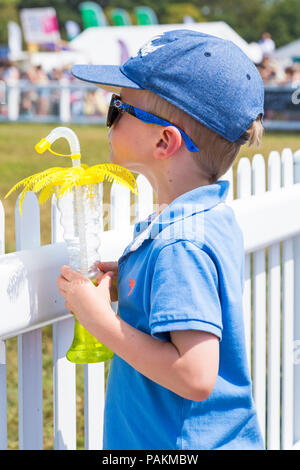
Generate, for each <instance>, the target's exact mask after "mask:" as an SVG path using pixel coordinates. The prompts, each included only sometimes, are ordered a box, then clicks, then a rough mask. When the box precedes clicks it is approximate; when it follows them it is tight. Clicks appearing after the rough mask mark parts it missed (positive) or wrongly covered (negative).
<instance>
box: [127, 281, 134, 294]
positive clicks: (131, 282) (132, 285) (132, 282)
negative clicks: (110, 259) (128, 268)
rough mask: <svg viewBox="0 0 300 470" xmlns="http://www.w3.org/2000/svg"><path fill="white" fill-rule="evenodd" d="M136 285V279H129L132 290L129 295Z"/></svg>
mask: <svg viewBox="0 0 300 470" xmlns="http://www.w3.org/2000/svg"><path fill="white" fill-rule="evenodd" d="M134 285H135V280H134V279H131V278H130V279H129V287H130V288H131V289H130V291H129V292H128V295H130V294H131V292H132V290H133V288H134Z"/></svg>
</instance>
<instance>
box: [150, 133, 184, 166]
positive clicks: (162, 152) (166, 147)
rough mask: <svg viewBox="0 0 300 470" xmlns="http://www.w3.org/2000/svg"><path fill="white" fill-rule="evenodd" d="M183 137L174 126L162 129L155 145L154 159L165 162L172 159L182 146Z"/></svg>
mask: <svg viewBox="0 0 300 470" xmlns="http://www.w3.org/2000/svg"><path fill="white" fill-rule="evenodd" d="M182 140H183V139H182V137H181V134H180V132H179V130H178V129H177V128H176V127H174V126H167V127H163V128H161V132H160V133H159V135H158V139H157V141H156V144H155V149H154V157H155V158H158V159H161V160H164V159H165V158H169V157H171V156H172V155H173V154H174V153H176V152H177V150H179V148H180V147H181V145H182Z"/></svg>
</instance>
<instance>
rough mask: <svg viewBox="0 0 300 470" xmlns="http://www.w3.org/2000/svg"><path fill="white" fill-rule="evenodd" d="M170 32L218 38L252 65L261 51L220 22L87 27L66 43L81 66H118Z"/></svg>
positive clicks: (258, 57) (260, 55) (254, 44)
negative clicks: (238, 50) (234, 47)
mask: <svg viewBox="0 0 300 470" xmlns="http://www.w3.org/2000/svg"><path fill="white" fill-rule="evenodd" d="M172 29H190V30H194V31H199V32H203V33H207V34H211V35H213V36H218V37H220V38H222V39H227V40H230V41H232V42H233V43H235V44H236V45H237V46H239V47H240V48H241V49H242V50H243V51H244V52H245V54H247V56H248V57H249V58H250V59H251V60H253V62H255V63H259V62H260V61H261V59H262V53H261V49H260V47H259V46H258V44H256V43H252V44H248V43H247V42H246V41H245V40H244V39H243V38H242V37H241V36H239V34H237V33H236V32H235V31H234V30H233V29H232V28H231V27H230V26H229V25H228V24H227V23H224V22H223V21H216V22H209V23H192V24H167V25H160V24H158V25H146V26H104V27H95V28H88V29H86V30H84V31H83V32H82V33H81V34H79V35H78V36H77V37H76V38H75V39H73V40H72V41H71V42H70V46H71V48H72V49H73V50H74V51H78V52H81V53H82V54H83V55H84V56H85V58H86V61H85V63H90V64H99V65H101V64H107V65H120V64H122V63H123V62H124V60H126V58H128V57H130V56H131V55H134V54H136V52H137V51H138V50H139V48H140V47H141V46H142V45H143V44H145V43H146V42H147V41H149V40H150V39H151V38H152V37H153V36H156V35H157V34H162V33H163V32H165V31H170V30H172Z"/></svg>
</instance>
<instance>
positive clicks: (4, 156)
mask: <svg viewBox="0 0 300 470" xmlns="http://www.w3.org/2000/svg"><path fill="white" fill-rule="evenodd" d="M53 127H55V125H53V124H50V125H49V124H20V123H19V124H11V123H8V124H7V123H5V124H3V123H2V124H0V168H1V172H0V199H2V201H3V197H4V195H5V194H6V193H7V191H8V190H9V189H10V188H11V187H12V186H13V185H14V184H15V183H16V182H17V181H19V180H21V179H22V178H25V177H26V176H29V175H32V174H34V173H36V172H39V171H42V170H44V169H46V168H49V167H50V166H56V165H57V166H68V165H69V164H70V162H69V161H68V160H66V159H65V158H59V157H53V156H50V155H49V154H48V155H42V156H39V155H38V154H37V153H36V152H35V150H34V146H35V144H36V143H37V142H38V141H39V140H40V139H41V138H42V137H45V136H46V135H47V134H48V133H49V132H50V131H51V129H53ZM70 127H71V128H72V129H73V130H74V131H75V132H76V134H77V135H78V137H79V140H80V145H81V151H82V156H83V157H82V161H83V162H84V163H87V164H89V165H92V164H97V163H105V162H108V161H109V159H108V155H109V146H108V142H107V130H106V129H105V128H104V127H101V126H76V125H72V126H70ZM284 148H291V149H292V150H293V151H295V150H298V149H300V134H299V135H297V134H295V133H268V132H266V133H265V135H264V138H263V143H262V146H261V148H260V149H253V148H247V147H245V146H244V147H242V150H241V152H240V154H239V155H238V157H237V159H236V161H235V164H234V168H233V169H234V174H235V170H236V165H237V162H238V161H239V159H240V158H241V157H249V158H250V159H252V158H253V156H254V154H255V153H261V154H262V155H264V157H265V158H266V157H268V155H269V153H270V152H271V150H278V151H281V150H283V149H284ZM54 149H55V150H56V151H57V152H59V153H69V148H68V145H67V143H66V142H64V141H61V142H58V143H57V144H55V147H54ZM109 188H110V185H105V186H104V200H105V201H108V197H109ZM16 199H17V194H15V195H13V196H11V197H10V198H8V199H7V200H5V201H3V205H4V208H5V213H6V219H5V224H6V251H7V252H11V251H14V250H15V242H14V239H15V233H14V206H15V202H16ZM50 241H51V240H50V203H46V204H45V205H44V206H42V207H41V243H42V245H44V244H47V243H50ZM7 363H8V366H7V386H8V387H7V388H8V444H9V449H17V448H18V382H17V370H18V364H17V363H18V361H17V339H16V338H13V339H10V340H7ZM106 372H107V371H106ZM76 375H77V401H76V404H77V428H78V430H77V446H78V448H79V449H82V448H84V437H83V436H84V432H83V421H84V418H83V366H77V373H76ZM43 405H44V406H43V408H44V448H45V449H53V364H52V327H51V326H48V327H46V328H44V329H43Z"/></svg>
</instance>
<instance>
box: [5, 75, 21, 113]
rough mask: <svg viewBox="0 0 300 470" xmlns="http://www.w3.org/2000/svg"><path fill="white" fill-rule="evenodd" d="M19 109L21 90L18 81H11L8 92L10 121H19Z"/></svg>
mask: <svg viewBox="0 0 300 470" xmlns="http://www.w3.org/2000/svg"><path fill="white" fill-rule="evenodd" d="M19 108H20V88H19V85H18V82H17V81H15V80H11V81H10V82H9V83H8V90H7V109H8V119H9V120H10V121H17V120H18V118H19Z"/></svg>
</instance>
